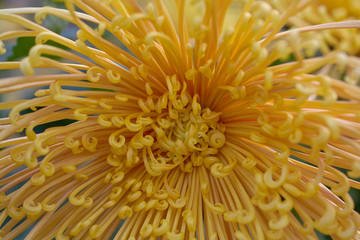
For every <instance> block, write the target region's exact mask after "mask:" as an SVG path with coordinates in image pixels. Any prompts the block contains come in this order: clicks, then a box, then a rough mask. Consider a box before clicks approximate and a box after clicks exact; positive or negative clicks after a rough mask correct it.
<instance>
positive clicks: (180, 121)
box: [100, 76, 225, 176]
mask: <svg viewBox="0 0 360 240" xmlns="http://www.w3.org/2000/svg"><path fill="white" fill-rule="evenodd" d="M166 82H167V88H168V91H166V92H165V93H164V94H163V95H161V96H160V97H159V96H154V95H153V91H152V89H151V87H150V86H149V85H148V84H146V85H145V88H146V92H147V95H148V96H147V97H146V99H143V98H139V99H138V105H139V107H140V108H141V109H142V112H138V113H134V114H131V115H129V116H127V117H126V118H125V119H123V118H122V117H121V116H120V117H118V122H120V125H119V127H121V126H122V125H123V124H124V125H125V128H120V129H119V130H117V131H115V132H114V133H113V134H111V135H110V137H109V143H110V145H111V147H112V154H110V157H109V158H108V162H109V163H110V165H114V166H119V165H121V162H124V163H125V164H126V166H127V167H133V166H135V165H136V164H137V163H140V162H141V161H140V159H142V160H143V161H142V162H143V163H144V165H145V167H146V170H147V171H148V173H149V174H151V175H152V176H159V175H161V174H162V172H163V171H168V170H171V169H173V168H175V167H180V169H181V170H182V171H185V172H191V171H192V170H193V167H196V166H200V165H202V164H205V167H207V168H211V166H212V165H213V164H215V163H218V162H219V158H218V157H217V154H218V152H219V149H220V148H221V147H222V146H223V145H224V144H225V135H224V132H225V127H224V125H222V124H221V122H219V116H220V114H221V113H217V112H213V111H211V110H210V109H209V108H202V107H201V105H200V104H199V102H198V98H199V96H198V94H195V95H193V96H191V94H190V93H189V92H188V91H187V89H186V88H187V85H186V83H185V84H183V85H181V84H180V83H179V82H178V80H177V79H176V77H175V76H173V77H168V78H167V81H166ZM118 98H119V99H120V98H122V99H124V98H126V97H125V96H124V95H122V96H118ZM100 118H101V116H100ZM112 121H113V122H114V121H115V120H114V118H112ZM121 123H123V124H121ZM126 130H127V131H126ZM134 133H135V134H134ZM155 139H156V141H155ZM124 158H125V161H124Z"/></svg>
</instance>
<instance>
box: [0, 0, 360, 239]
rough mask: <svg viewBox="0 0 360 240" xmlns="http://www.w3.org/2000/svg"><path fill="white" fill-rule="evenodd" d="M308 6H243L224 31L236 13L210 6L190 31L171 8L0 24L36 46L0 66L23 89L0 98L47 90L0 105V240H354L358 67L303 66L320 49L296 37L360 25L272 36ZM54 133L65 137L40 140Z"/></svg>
mask: <svg viewBox="0 0 360 240" xmlns="http://www.w3.org/2000/svg"><path fill="white" fill-rule="evenodd" d="M311 1H312V0H310V1H307V0H303V1H293V4H291V5H290V6H289V7H288V9H287V11H286V12H284V13H282V14H279V12H278V11H276V10H273V9H272V8H271V7H270V5H269V4H267V3H264V2H261V1H252V0H249V1H247V2H246V4H244V5H243V7H242V9H241V11H240V12H239V13H238V18H237V22H234V23H233V26H232V27H228V28H226V29H222V26H223V22H224V19H225V17H226V14H227V11H228V7H229V6H230V5H231V2H232V1H229V0H224V1H215V0H214V1H204V7H205V10H204V11H203V12H202V13H199V14H198V15H196V12H195V13H194V14H195V15H194V16H193V18H190V19H191V20H186V19H189V18H186V17H185V13H186V12H187V11H188V7H191V4H187V3H186V4H185V1H180V0H179V1H174V2H172V1H161V0H156V1H154V2H153V3H149V4H148V5H146V6H145V7H144V6H143V5H141V6H140V5H138V3H137V2H136V1H130V0H128V1H126V0H124V1H118V0H113V1H111V0H102V1H100V0H68V1H66V4H65V5H66V8H67V10H62V9H55V8H51V7H44V8H42V9H34V8H31V9H11V10H1V11H0V19H3V20H7V21H10V22H14V23H18V24H19V25H21V26H23V27H24V28H25V29H24V30H21V31H20V30H19V31H13V32H5V33H2V34H1V35H0V39H1V40H7V39H10V38H18V37H22V36H34V37H35V38H36V45H35V46H34V47H33V48H32V49H31V50H30V52H29V55H28V57H26V58H24V59H23V60H21V61H20V62H1V63H0V69H6V70H8V69H20V70H21V71H22V72H23V73H24V74H25V75H26V76H18V77H11V78H5V79H1V80H0V86H1V88H0V92H1V93H9V92H16V91H19V90H22V89H30V88H34V89H35V88H37V87H39V86H42V88H41V89H39V90H37V91H36V92H35V96H34V97H33V98H32V99H19V100H17V101H11V102H3V103H1V105H0V106H1V109H10V110H11V111H10V113H9V117H8V118H3V119H1V120H0V121H1V124H2V125H1V132H0V140H1V142H0V147H1V148H2V150H1V152H0V165H1V170H0V175H1V180H0V186H1V192H0V209H1V212H0V224H1V232H0V236H1V237H2V238H3V239H13V238H14V237H16V236H18V235H19V234H20V233H22V232H23V231H24V230H26V229H29V233H28V234H27V238H26V239H52V238H54V237H55V238H56V239H91V238H98V239H142V238H146V239H147V238H148V239H158V238H159V237H160V239H195V238H197V239H220V240H225V239H257V240H259V239H316V238H317V235H316V232H315V230H317V231H319V232H321V233H324V234H327V235H331V236H332V237H333V239H354V238H356V237H359V234H360V232H359V230H358V229H359V227H360V225H359V224H360V217H359V214H358V213H356V212H355V211H354V210H353V209H354V202H353V200H352V198H351V197H350V195H349V194H348V191H349V189H350V188H351V187H355V188H360V183H359V182H357V181H356V178H358V177H360V124H359V120H360V89H359V88H358V87H356V85H354V84H353V85H351V83H354V82H356V78H357V77H358V76H359V74H356V72H357V71H352V70H353V69H356V68H358V67H359V66H360V60H359V59H357V58H355V57H347V56H346V55H344V54H342V53H339V52H329V53H328V54H326V55H323V56H318V57H315V58H309V59H307V58H305V57H304V51H305V50H306V49H307V47H309V46H312V44H314V42H313V41H309V42H307V41H305V42H300V41H299V39H300V38H299V36H300V35H301V34H303V33H302V32H306V31H314V30H321V29H332V28H342V27H358V26H360V23H359V21H353V22H346V23H341V24H340V23H332V24H327V25H322V26H311V27H307V28H302V29H298V31H288V32H281V33H280V32H279V31H280V30H281V29H282V27H283V26H284V24H286V22H287V19H289V17H291V16H293V15H295V14H296V13H297V12H299V11H302V10H303V9H304V8H305V7H306V6H307V5H308V3H309V2H311ZM139 2H141V1H139ZM185 6H186V7H185ZM23 14H25V15H28V14H35V22H36V23H34V22H32V21H30V20H27V19H28V18H25V17H22V16H21V15H23ZM47 14H52V15H55V16H57V17H59V18H62V19H65V20H66V21H69V22H71V23H72V24H73V26H77V27H78V28H79V31H78V32H77V39H74V40H71V39H67V38H65V37H62V36H60V35H58V34H55V33H54V32H51V31H50V30H48V29H46V28H44V27H42V26H41V25H40V24H41V20H43V19H44V18H45V16H46V15H47ZM104 34H105V35H104ZM111 35H112V36H111ZM105 36H109V37H105ZM49 40H51V41H52V42H56V43H59V44H61V45H63V46H65V47H67V48H68V50H63V49H60V48H58V47H55V46H52V45H49V44H46V43H47V42H48V41H49ZM121 43H122V44H124V45H125V46H126V48H125V47H120V46H121V45H120V44H121ZM1 51H2V52H4V51H5V48H4V47H3V46H2V48H1ZM291 54H293V56H294V57H295V61H290V62H286V63H281V62H282V61H279V59H287V57H288V56H289V55H291ZM51 56H56V57H61V59H62V60H56V59H54V58H51ZM57 59H59V58H57ZM279 62H280V63H281V64H279ZM331 65H336V66H337V67H338V68H339V71H343V72H344V74H345V75H346V74H347V73H348V72H353V73H354V74H351V75H349V76H346V79H347V81H348V82H344V81H341V80H339V79H334V78H333V77H331V76H329V75H326V74H324V72H325V73H326V71H325V70H326V68H328V67H329V66H331ZM42 68H52V69H58V71H53V72H54V73H52V74H45V75H44V74H41V73H40V72H39V70H40V69H42ZM324 69H325V70H324ZM25 110H26V111H25ZM63 119H67V120H72V122H73V123H71V124H69V125H66V126H53V127H47V128H46V130H45V131H43V132H39V131H41V130H39V129H42V128H41V127H42V126H44V125H45V126H49V123H52V122H55V123H54V124H55V125H56V123H57V121H59V120H63ZM21 131H24V133H25V134H26V135H24V136H20V137H19V133H18V132H21Z"/></svg>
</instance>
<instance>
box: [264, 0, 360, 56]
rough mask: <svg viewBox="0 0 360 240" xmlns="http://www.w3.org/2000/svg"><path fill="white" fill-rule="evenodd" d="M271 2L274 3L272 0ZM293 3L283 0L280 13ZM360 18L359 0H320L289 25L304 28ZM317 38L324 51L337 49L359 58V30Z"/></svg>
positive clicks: (325, 34)
mask: <svg viewBox="0 0 360 240" xmlns="http://www.w3.org/2000/svg"><path fill="white" fill-rule="evenodd" d="M269 1H270V2H272V0H269ZM291 2H292V1H289V0H282V1H281V4H278V5H277V6H279V9H280V11H286V8H287V6H289V5H290V4H291ZM359 18H360V2H359V1H357V0H334V1H326V0H319V1H314V3H313V4H311V5H310V6H308V7H307V8H306V9H304V11H302V12H300V13H299V14H297V15H296V16H294V17H292V18H291V19H289V23H288V25H289V26H291V27H304V26H310V25H314V24H323V23H330V22H339V21H349V20H355V19H359ZM316 37H317V38H318V39H319V41H320V43H321V44H322V50H323V51H326V52H328V51H330V50H329V48H335V49H338V50H342V51H345V52H347V53H348V54H351V55H357V56H359V53H360V32H359V29H357V28H351V29H341V30H333V29H331V30H326V31H321V32H319V33H318V34H317V36H316ZM308 38H314V34H309V36H308Z"/></svg>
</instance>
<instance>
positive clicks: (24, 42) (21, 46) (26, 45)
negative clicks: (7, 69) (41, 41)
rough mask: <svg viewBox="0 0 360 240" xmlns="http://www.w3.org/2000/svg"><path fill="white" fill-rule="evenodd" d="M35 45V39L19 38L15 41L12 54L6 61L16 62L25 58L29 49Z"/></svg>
mask: <svg viewBox="0 0 360 240" xmlns="http://www.w3.org/2000/svg"><path fill="white" fill-rule="evenodd" d="M34 45H35V37H20V38H18V39H16V45H15V46H14V47H13V54H12V55H11V56H10V57H8V59H7V60H8V61H16V60H19V59H20V58H23V57H26V56H27V55H28V53H29V51H30V49H31V48H32V47H33V46H34Z"/></svg>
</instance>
